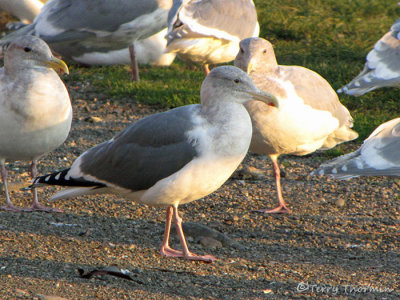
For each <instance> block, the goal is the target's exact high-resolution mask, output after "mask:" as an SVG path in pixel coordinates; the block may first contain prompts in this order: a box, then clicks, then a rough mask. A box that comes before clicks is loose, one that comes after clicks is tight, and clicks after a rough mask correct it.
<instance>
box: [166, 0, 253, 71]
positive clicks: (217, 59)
mask: <svg viewBox="0 0 400 300" xmlns="http://www.w3.org/2000/svg"><path fill="white" fill-rule="evenodd" d="M259 32H260V26H259V24H258V21H257V12H256V8H255V6H254V3H253V1H252V0H177V1H174V3H173V6H172V8H171V10H170V11H169V14H168V34H167V36H166V38H167V40H168V44H167V51H169V52H176V53H177V55H178V56H179V57H181V58H182V59H185V60H190V61H193V62H197V63H201V64H204V71H205V73H206V74H208V73H209V72H210V70H209V67H208V65H209V64H218V63H225V62H229V61H232V60H234V59H235V56H236V54H237V52H238V51H239V42H240V40H242V39H244V38H247V37H251V36H258V34H259Z"/></svg>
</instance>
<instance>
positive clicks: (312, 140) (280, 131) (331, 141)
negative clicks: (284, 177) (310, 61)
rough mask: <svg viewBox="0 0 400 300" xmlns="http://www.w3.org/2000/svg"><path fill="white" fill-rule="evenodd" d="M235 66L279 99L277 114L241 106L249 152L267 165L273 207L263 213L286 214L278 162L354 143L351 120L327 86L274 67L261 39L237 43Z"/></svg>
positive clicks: (298, 71)
mask: <svg viewBox="0 0 400 300" xmlns="http://www.w3.org/2000/svg"><path fill="white" fill-rule="evenodd" d="M235 66H237V67H239V68H241V69H242V70H244V71H246V72H247V73H248V74H249V75H250V77H251V78H252V79H253V81H254V83H255V84H256V85H257V87H259V88H260V89H262V90H264V91H268V92H270V93H272V94H274V95H276V97H277V98H278V99H279V103H280V105H279V109H276V108H274V107H270V106H267V105H264V104H263V103H258V102H249V103H247V104H246V105H245V106H246V108H247V110H248V111H249V114H250V116H251V119H252V122H253V138H252V141H251V145H250V150H251V151H253V152H255V153H259V154H266V155H268V156H269V157H270V159H271V160H272V163H273V166H274V173H275V181H276V189H277V195H278V200H279V206H278V207H276V208H275V209H272V210H267V209H263V210H260V211H261V212H266V213H289V212H290V209H289V208H287V205H286V203H285V201H284V199H283V196H282V191H281V184H280V169H279V164H278V157H279V155H282V154H292V155H306V154H309V153H312V152H314V151H316V150H318V149H320V150H325V149H330V148H332V147H334V146H335V145H337V144H338V143H342V142H346V141H350V140H353V139H355V138H357V136H358V134H357V133H356V132H355V131H353V130H351V129H350V128H351V127H352V125H353V119H352V118H351V116H350V113H349V111H348V110H347V108H346V107H344V106H343V105H342V104H341V103H340V101H339V99H338V97H337V95H336V93H335V91H334V90H333V89H332V87H331V86H330V85H329V83H328V82H327V81H326V80H325V79H324V78H322V77H321V76H320V75H318V74H317V73H315V72H313V71H311V70H309V69H306V68H303V67H300V66H281V65H278V63H277V61H276V57H275V53H274V50H273V48H272V44H271V43H270V42H268V41H266V40H264V39H261V38H248V39H245V40H243V41H241V42H240V51H239V53H238V55H237V57H236V59H235Z"/></svg>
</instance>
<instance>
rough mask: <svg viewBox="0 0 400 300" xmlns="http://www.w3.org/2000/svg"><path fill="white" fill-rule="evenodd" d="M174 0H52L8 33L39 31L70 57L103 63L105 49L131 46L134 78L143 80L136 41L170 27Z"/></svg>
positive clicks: (31, 33)
mask: <svg viewBox="0 0 400 300" xmlns="http://www.w3.org/2000/svg"><path fill="white" fill-rule="evenodd" d="M171 6H172V0H98V1H93V0H50V1H49V2H47V3H46V4H45V5H44V6H43V8H42V10H41V12H40V13H39V15H38V16H37V17H36V19H35V20H34V22H33V24H30V25H28V26H26V27H24V28H22V29H20V30H18V31H16V32H13V33H11V34H9V35H8V36H6V37H4V38H3V39H2V41H10V40H11V39H13V38H14V37H15V36H19V35H35V36H39V37H41V38H42V39H43V40H45V41H46V42H47V43H48V44H49V46H50V47H51V48H52V49H53V50H54V51H55V52H56V53H57V54H59V55H62V56H63V57H64V58H66V59H72V60H73V61H75V62H78V63H83V64H103V59H104V57H107V56H104V53H108V52H109V51H112V50H121V49H124V48H128V47H129V51H130V54H131V65H132V78H133V80H136V81H138V80H139V71H138V66H137V61H136V58H135V50H134V46H133V42H135V41H137V40H141V39H145V38H147V37H149V36H151V35H153V34H155V33H157V32H159V31H161V30H162V29H163V28H165V27H167V20H168V17H167V16H168V11H169V9H170V7H171Z"/></svg>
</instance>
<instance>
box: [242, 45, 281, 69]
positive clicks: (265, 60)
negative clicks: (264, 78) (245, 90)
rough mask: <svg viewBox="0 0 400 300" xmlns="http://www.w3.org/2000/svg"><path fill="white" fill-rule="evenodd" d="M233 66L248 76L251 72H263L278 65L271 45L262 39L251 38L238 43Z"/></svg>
mask: <svg viewBox="0 0 400 300" xmlns="http://www.w3.org/2000/svg"><path fill="white" fill-rule="evenodd" d="M234 65H235V66H236V67H238V68H240V69H242V70H243V71H245V72H246V73H247V74H250V73H251V72H253V71H255V72H263V71H265V70H267V69H268V68H269V67H271V66H273V67H275V66H277V65H278V63H277V61H276V57H275V52H274V48H273V46H272V44H271V43H270V42H268V41H267V40H264V39H262V38H257V37H252V38H247V39H244V40H241V41H240V43H239V52H238V54H237V55H236V58H235V62H234Z"/></svg>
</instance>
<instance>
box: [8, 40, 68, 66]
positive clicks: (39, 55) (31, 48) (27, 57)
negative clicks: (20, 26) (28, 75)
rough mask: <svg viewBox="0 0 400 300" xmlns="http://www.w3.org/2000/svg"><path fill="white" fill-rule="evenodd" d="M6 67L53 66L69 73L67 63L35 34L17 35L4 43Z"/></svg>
mask: <svg viewBox="0 0 400 300" xmlns="http://www.w3.org/2000/svg"><path fill="white" fill-rule="evenodd" d="M2 51H3V53H4V65H5V67H6V69H8V70H13V69H25V68H34V67H45V68H53V69H55V70H56V71H59V70H61V71H62V72H65V73H67V74H69V70H68V66H67V64H66V63H65V62H64V61H62V60H61V59H58V58H56V57H54V56H53V54H52V53H51V50H50V48H49V46H48V45H47V44H46V43H45V42H44V41H43V40H42V39H40V38H38V37H35V36H21V37H17V38H15V39H13V40H11V41H9V42H7V43H5V44H3V45H2Z"/></svg>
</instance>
